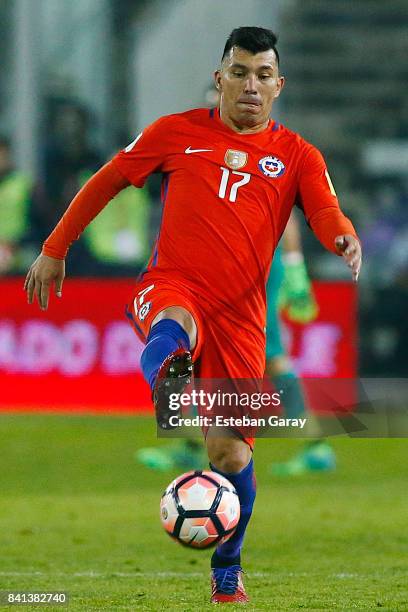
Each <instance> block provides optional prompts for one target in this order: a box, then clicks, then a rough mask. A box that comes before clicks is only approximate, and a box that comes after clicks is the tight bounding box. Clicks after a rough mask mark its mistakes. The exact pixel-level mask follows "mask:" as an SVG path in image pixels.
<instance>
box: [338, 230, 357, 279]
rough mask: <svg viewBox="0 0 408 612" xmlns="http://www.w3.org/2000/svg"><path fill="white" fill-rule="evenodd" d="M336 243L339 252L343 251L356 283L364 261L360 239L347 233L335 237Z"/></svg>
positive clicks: (342, 253)
mask: <svg viewBox="0 0 408 612" xmlns="http://www.w3.org/2000/svg"><path fill="white" fill-rule="evenodd" d="M334 244H335V245H336V249H337V250H338V252H339V253H341V255H342V256H343V257H344V259H345V260H346V263H347V265H348V267H349V268H351V273H352V277H353V281H354V282H355V283H356V282H357V281H358V276H359V274H360V269H361V262H362V252H361V245H360V243H359V241H358V240H357V238H355V237H354V236H351V235H350V234H345V235H344V236H337V237H336V238H335V239H334Z"/></svg>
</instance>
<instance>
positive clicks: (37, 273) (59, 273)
mask: <svg viewBox="0 0 408 612" xmlns="http://www.w3.org/2000/svg"><path fill="white" fill-rule="evenodd" d="M64 277H65V261H64V260H63V259H55V258H54V257H48V256H47V255H43V254H41V255H39V256H38V257H37V259H36V260H35V262H34V263H33V264H32V266H31V268H30V269H29V271H28V274H27V276H26V279H25V282H24V291H27V300H28V303H29V304H32V303H33V299H34V294H35V295H36V296H37V301H38V305H39V306H40V308H41V310H47V308H48V300H49V298H50V289H51V286H52V284H53V283H54V292H55V295H56V296H57V297H62V283H63V282H64Z"/></svg>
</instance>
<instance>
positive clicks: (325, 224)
mask: <svg viewBox="0 0 408 612" xmlns="http://www.w3.org/2000/svg"><path fill="white" fill-rule="evenodd" d="M297 203H298V206H299V207H300V208H301V209H302V210H303V212H304V215H305V217H306V220H307V223H308V224H309V226H310V227H311V228H312V230H313V232H314V233H315V234H316V236H317V238H318V239H319V241H320V242H321V243H322V245H323V246H324V247H325V248H326V249H328V250H329V251H332V252H333V253H336V254H337V255H341V253H339V252H338V251H337V249H336V246H335V244H334V240H335V238H336V236H340V235H343V234H351V235H352V236H354V237H355V238H357V240H358V236H357V234H356V231H355V229H354V226H353V224H352V222H351V221H350V219H349V218H348V217H346V216H345V215H344V213H343V212H342V211H341V209H340V205H339V201H338V199H337V195H336V192H335V190H334V187H333V184H332V182H331V180H330V176H329V173H328V171H327V166H326V163H325V161H324V159H323V156H322V154H321V153H320V151H318V149H316V148H315V147H313V146H312V145H310V146H309V148H308V149H307V150H306V152H305V156H304V159H303V163H302V166H301V169H300V176H299V184H298V199H297Z"/></svg>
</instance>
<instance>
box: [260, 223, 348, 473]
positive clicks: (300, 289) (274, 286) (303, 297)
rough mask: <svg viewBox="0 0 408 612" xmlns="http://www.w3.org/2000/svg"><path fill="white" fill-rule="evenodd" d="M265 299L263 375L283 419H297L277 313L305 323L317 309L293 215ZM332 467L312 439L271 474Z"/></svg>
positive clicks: (294, 381) (298, 397) (299, 412)
mask: <svg viewBox="0 0 408 612" xmlns="http://www.w3.org/2000/svg"><path fill="white" fill-rule="evenodd" d="M266 297H267V327H266V374H267V375H268V376H269V377H270V379H271V380H272V382H273V384H274V387H275V388H276V389H277V390H279V391H280V393H281V395H282V398H283V411H284V416H285V417H287V418H291V419H295V418H300V417H302V416H304V414H305V412H306V405H305V399H304V394H303V390H302V387H301V384H300V382H299V380H298V378H297V376H296V374H295V372H294V371H293V368H292V365H291V363H290V360H289V358H288V356H287V354H286V350H285V348H284V346H283V343H282V337H281V325H280V319H279V312H280V310H285V311H286V313H287V315H288V317H289V318H290V319H291V320H292V321H294V322H296V323H301V324H306V323H310V322H311V321H313V320H314V319H315V318H316V316H317V314H318V307H317V304H316V301H315V298H314V296H313V291H312V287H311V283H310V280H309V276H308V274H307V270H306V266H305V263H304V260H303V253H302V247H301V240H300V229H299V226H298V221H297V218H296V216H295V214H294V213H292V215H291V217H290V219H289V222H288V225H287V226H286V229H285V232H284V234H283V237H282V240H281V243H280V245H279V247H278V249H277V250H276V252H275V255H274V258H273V261H272V266H271V272H270V275H269V279H268V283H267V286H266ZM335 466H336V458H335V454H334V451H333V449H332V448H331V446H330V445H329V444H328V442H326V441H325V440H314V441H312V442H309V443H307V444H305V445H304V447H303V448H301V449H300V451H299V452H298V453H297V454H296V455H295V456H294V457H293V458H291V459H289V460H288V461H287V462H285V463H275V464H273V465H272V466H271V471H272V473H273V474H275V475H278V476H297V475H300V474H303V473H305V472H311V471H329V470H333V469H334V468H335Z"/></svg>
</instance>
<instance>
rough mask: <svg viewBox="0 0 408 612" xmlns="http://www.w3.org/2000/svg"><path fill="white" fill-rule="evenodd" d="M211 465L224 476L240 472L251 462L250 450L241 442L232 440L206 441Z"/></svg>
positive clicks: (214, 439) (215, 439)
mask: <svg viewBox="0 0 408 612" xmlns="http://www.w3.org/2000/svg"><path fill="white" fill-rule="evenodd" d="M207 451H208V458H209V460H210V463H211V465H213V466H214V467H215V468H217V469H218V470H220V471H221V472H224V473H226V474H237V473H238V472H241V470H243V469H244V468H245V467H246V466H247V465H248V463H249V462H250V461H251V456H252V455H251V449H250V448H249V446H248V445H247V444H246V443H245V442H243V441H242V440H237V439H234V438H213V439H210V440H208V439H207Z"/></svg>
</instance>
